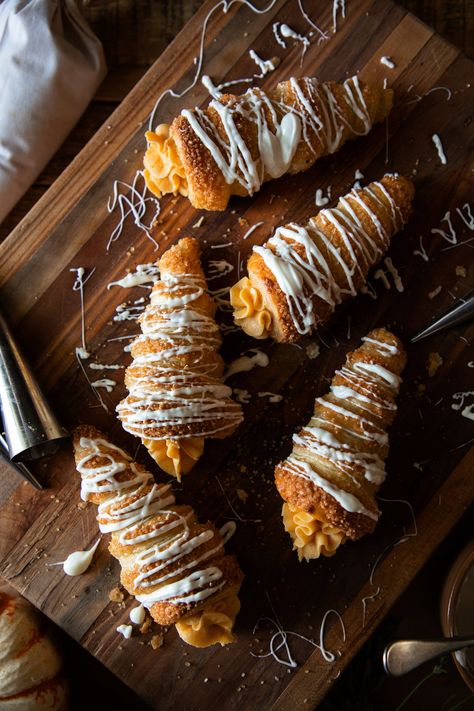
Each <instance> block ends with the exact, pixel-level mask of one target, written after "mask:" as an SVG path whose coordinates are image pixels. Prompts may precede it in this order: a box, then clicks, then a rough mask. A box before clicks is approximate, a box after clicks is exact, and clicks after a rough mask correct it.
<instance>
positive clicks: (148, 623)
mask: <svg viewBox="0 0 474 711" xmlns="http://www.w3.org/2000/svg"><path fill="white" fill-rule="evenodd" d="M150 627H151V617H147V618H146V620H145V622H144V623H143V624H142V626H141V627H140V633H141V634H146V633H147V632H148V630H149V629H150Z"/></svg>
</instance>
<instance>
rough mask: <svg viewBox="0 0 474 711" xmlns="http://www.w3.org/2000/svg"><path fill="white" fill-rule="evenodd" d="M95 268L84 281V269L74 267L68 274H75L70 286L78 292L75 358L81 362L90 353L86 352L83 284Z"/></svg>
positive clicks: (92, 270) (93, 270)
mask: <svg viewBox="0 0 474 711" xmlns="http://www.w3.org/2000/svg"><path fill="white" fill-rule="evenodd" d="M95 270H96V268H95V267H94V268H93V269H91V271H90V272H89V274H88V275H87V276H86V278H85V279H84V275H85V273H86V270H85V269H84V267H74V268H73V269H70V270H69V271H70V272H75V273H76V278H75V280H74V284H73V285H72V290H73V291H78V292H79V295H80V299H81V343H82V346H81V347H77V348H76V356H77V358H80V359H81V360H87V359H88V358H89V357H90V353H89V351H88V350H87V343H86V319H85V307H84V286H85V284H86V283H87V282H88V281H89V279H90V278H91V276H92V275H93V274H94V272H95Z"/></svg>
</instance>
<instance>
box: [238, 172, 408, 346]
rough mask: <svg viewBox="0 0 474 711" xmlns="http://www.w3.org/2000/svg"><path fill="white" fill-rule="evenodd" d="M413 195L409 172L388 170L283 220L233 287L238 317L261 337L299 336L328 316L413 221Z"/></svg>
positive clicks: (248, 330) (286, 338)
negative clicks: (324, 205)
mask: <svg viewBox="0 0 474 711" xmlns="http://www.w3.org/2000/svg"><path fill="white" fill-rule="evenodd" d="M413 196H414V188H413V184H412V183H411V181H410V180H408V178H404V177H403V176H400V175H386V176H384V177H383V178H382V180H380V181H379V182H374V183H371V184H370V185H368V186H367V187H366V188H362V189H359V190H351V192H350V193H349V194H348V195H346V196H345V197H343V198H341V199H340V200H339V202H338V204H337V205H336V207H335V208H331V209H325V210H321V211H320V212H319V213H318V215H317V216H316V217H313V218H311V219H310V220H309V222H308V223H307V224H306V225H304V226H303V225H297V224H295V223H290V224H289V225H285V226H284V227H280V228H278V229H277V230H276V232H275V234H274V235H273V237H271V238H270V239H269V240H268V241H267V242H266V243H265V244H264V245H263V246H262V247H254V249H253V253H252V254H251V256H250V259H249V261H248V264H247V271H248V277H244V278H243V279H241V280H240V281H239V282H238V283H237V284H235V285H234V286H233V287H232V289H231V290H230V300H231V303H232V306H233V308H234V320H235V322H236V324H237V325H238V326H240V327H241V328H242V329H243V330H244V331H245V332H246V333H247V334H248V335H250V336H253V337H254V338H268V337H271V338H273V339H275V340H276V341H279V342H293V341H296V340H297V339H298V338H300V337H302V336H304V335H307V334H309V333H311V332H312V331H313V330H314V329H316V328H318V326H320V325H322V324H324V323H326V322H327V321H328V320H329V318H330V316H331V315H332V313H333V312H334V309H335V308H336V306H337V305H338V304H340V303H341V302H342V301H345V300H347V299H348V298H349V297H351V296H355V295H356V294H357V292H358V291H359V290H360V289H361V287H363V286H364V284H365V281H366V278H367V274H368V272H369V270H370V269H371V268H372V267H373V266H374V265H375V264H376V263H377V262H378V261H379V260H380V258H381V257H382V256H383V254H384V253H385V252H386V251H387V250H388V248H389V246H390V240H391V238H392V237H393V235H394V234H395V233H396V232H398V231H399V230H400V229H402V227H404V225H405V224H406V222H407V220H408V218H409V216H410V213H411V205H412V200H413Z"/></svg>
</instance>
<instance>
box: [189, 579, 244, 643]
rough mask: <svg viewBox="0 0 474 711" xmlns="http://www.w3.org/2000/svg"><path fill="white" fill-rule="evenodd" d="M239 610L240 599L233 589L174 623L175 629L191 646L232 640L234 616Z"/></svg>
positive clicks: (233, 638)
mask: <svg viewBox="0 0 474 711" xmlns="http://www.w3.org/2000/svg"><path fill="white" fill-rule="evenodd" d="M239 610H240V601H239V598H238V597H237V593H236V592H235V591H234V590H233V591H232V592H229V593H228V594H227V595H225V596H224V597H222V598H220V599H219V600H216V601H215V602H211V603H208V604H207V605H206V607H205V608H204V609H203V610H201V611H200V612H198V613H197V614H196V615H192V616H191V617H185V618H184V619H182V620H180V621H179V622H177V623H176V630H177V632H178V634H179V636H180V637H181V639H182V640H184V642H186V643H187V644H190V645H192V646H193V647H208V646H209V645H211V644H218V643H219V644H222V645H224V644H229V642H234V640H235V637H234V635H233V634H232V628H233V626H234V622H235V618H236V616H237V613H238V612H239Z"/></svg>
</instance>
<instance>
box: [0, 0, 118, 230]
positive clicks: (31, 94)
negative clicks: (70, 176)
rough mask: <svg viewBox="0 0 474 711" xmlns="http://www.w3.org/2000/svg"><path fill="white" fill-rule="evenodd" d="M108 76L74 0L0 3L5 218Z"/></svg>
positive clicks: (0, 166) (0, 158)
mask: <svg viewBox="0 0 474 711" xmlns="http://www.w3.org/2000/svg"><path fill="white" fill-rule="evenodd" d="M105 73H106V66H105V60H104V54H103V51H102V45H101V44H100V42H99V40H98V39H97V37H96V36H95V35H94V34H93V32H92V31H91V30H90V28H89V27H88V25H87V23H86V22H85V20H84V18H83V17H82V16H81V14H80V12H79V10H78V8H77V6H76V4H75V2H74V0H3V2H1V0H0V222H1V221H2V220H3V219H4V217H5V216H6V215H7V213H8V212H9V211H10V210H11V208H12V207H13V206H14V205H15V203H16V202H17V201H18V200H19V199H20V197H21V196H22V195H23V193H24V192H25V191H26V190H27V189H28V188H29V186H30V185H31V183H32V182H33V181H34V180H35V178H36V177H37V176H38V174H39V173H40V172H41V170H42V169H43V168H44V166H45V165H46V163H47V162H48V160H49V159H50V158H51V156H52V155H53V154H54V153H55V151H56V150H57V149H58V148H59V146H60V145H61V143H62V142H63V141H64V139H65V138H66V136H67V135H68V133H69V132H70V131H71V129H72V128H73V126H74V125H75V124H76V123H77V121H78V119H79V118H80V116H81V114H82V113H83V112H84V110H85V108H86V107H87V105H88V103H89V102H90V100H91V99H92V97H93V95H94V93H95V91H96V89H97V87H98V86H99V84H100V82H101V81H102V79H103V78H104V76H105Z"/></svg>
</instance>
